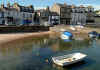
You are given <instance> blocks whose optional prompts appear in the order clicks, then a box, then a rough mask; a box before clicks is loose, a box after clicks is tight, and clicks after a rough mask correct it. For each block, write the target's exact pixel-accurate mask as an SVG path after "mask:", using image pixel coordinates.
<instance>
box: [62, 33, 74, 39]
mask: <svg viewBox="0 0 100 70" xmlns="http://www.w3.org/2000/svg"><path fill="white" fill-rule="evenodd" d="M72 38H73V34H72V33H71V32H68V31H64V32H63V33H62V34H61V39H72Z"/></svg>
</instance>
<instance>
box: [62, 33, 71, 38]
mask: <svg viewBox="0 0 100 70" xmlns="http://www.w3.org/2000/svg"><path fill="white" fill-rule="evenodd" d="M61 39H70V37H69V36H67V35H64V34H62V35H61Z"/></svg>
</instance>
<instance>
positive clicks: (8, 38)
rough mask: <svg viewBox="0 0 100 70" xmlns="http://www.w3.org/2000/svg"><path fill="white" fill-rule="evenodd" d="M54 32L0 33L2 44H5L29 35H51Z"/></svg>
mask: <svg viewBox="0 0 100 70" xmlns="http://www.w3.org/2000/svg"><path fill="white" fill-rule="evenodd" d="M51 33H52V32H50V31H46V32H33V33H32V32H31V33H7V34H0V44H4V43H7V42H11V41H15V40H19V39H24V38H28V37H41V36H45V35H49V34H51Z"/></svg>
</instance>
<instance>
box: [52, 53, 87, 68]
mask: <svg viewBox="0 0 100 70" xmlns="http://www.w3.org/2000/svg"><path fill="white" fill-rule="evenodd" d="M77 57H79V58H80V56H77ZM85 57H86V55H84V56H82V58H80V59H76V60H74V61H71V62H67V61H64V62H62V61H60V60H56V59H55V57H54V58H52V60H53V62H54V63H55V64H57V65H59V66H67V65H70V64H74V63H77V62H80V61H82V60H83V59H84V58H85Z"/></svg>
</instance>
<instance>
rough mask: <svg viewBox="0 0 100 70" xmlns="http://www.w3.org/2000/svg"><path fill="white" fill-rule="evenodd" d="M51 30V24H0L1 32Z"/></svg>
mask: <svg viewBox="0 0 100 70" xmlns="http://www.w3.org/2000/svg"><path fill="white" fill-rule="evenodd" d="M41 31H49V26H0V33H12V32H14V33H15V32H41Z"/></svg>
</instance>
